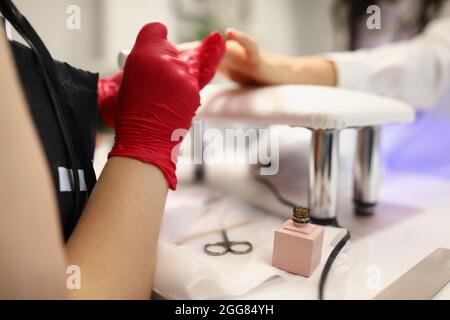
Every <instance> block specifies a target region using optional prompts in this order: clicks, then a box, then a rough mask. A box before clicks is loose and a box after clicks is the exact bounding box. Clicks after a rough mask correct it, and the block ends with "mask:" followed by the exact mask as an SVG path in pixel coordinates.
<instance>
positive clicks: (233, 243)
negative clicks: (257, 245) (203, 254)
mask: <svg viewBox="0 0 450 320" xmlns="http://www.w3.org/2000/svg"><path fill="white" fill-rule="evenodd" d="M228 245H229V249H228V251H230V252H231V253H232V254H247V253H250V252H252V250H253V245H252V244H251V243H250V242H248V241H231V242H228ZM233 247H243V248H241V249H233Z"/></svg>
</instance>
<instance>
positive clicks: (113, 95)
mask: <svg viewBox="0 0 450 320" xmlns="http://www.w3.org/2000/svg"><path fill="white" fill-rule="evenodd" d="M122 73H123V72H122V70H120V71H118V72H117V73H116V74H115V75H114V76H113V77H111V78H102V79H100V80H99V81H98V112H99V114H100V118H101V119H102V120H103V122H104V123H105V124H106V125H107V126H108V127H110V128H114V120H115V113H116V100H117V94H118V92H119V88H120V83H121V81H122Z"/></svg>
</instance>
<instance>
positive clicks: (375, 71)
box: [327, 18, 450, 109]
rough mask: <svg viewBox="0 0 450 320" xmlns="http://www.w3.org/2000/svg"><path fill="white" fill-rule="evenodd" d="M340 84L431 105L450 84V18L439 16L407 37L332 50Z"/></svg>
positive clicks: (409, 101)
mask: <svg viewBox="0 0 450 320" xmlns="http://www.w3.org/2000/svg"><path fill="white" fill-rule="evenodd" d="M327 56H328V57H329V58H330V59H331V60H332V61H334V63H335V65H336V70H337V74H338V86H340V87H344V88H349V89H355V90H361V91H367V92H372V93H376V94H380V95H384V96H388V97H392V98H396V99H399V100H402V101H405V102H407V103H410V104H412V105H414V106H416V107H417V108H418V109H426V108H427V107H428V108H429V107H431V106H432V105H433V104H434V103H435V102H436V101H437V100H438V99H439V98H440V97H441V95H442V94H443V93H444V92H445V90H446V89H448V88H449V86H450V18H442V19H438V20H436V21H434V22H432V23H430V25H429V26H428V27H427V28H426V30H425V31H424V32H423V33H421V34H420V35H418V36H416V37H414V38H412V39H411V40H408V41H402V42H398V43H395V44H390V45H385V46H382V47H379V48H375V49H368V50H358V51H355V52H341V53H329V54H327Z"/></svg>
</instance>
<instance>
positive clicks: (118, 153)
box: [0, 23, 224, 299]
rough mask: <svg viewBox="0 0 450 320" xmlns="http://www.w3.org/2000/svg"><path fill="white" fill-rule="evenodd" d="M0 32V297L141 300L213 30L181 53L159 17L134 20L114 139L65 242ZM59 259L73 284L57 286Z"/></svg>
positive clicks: (219, 45) (217, 48)
mask: <svg viewBox="0 0 450 320" xmlns="http://www.w3.org/2000/svg"><path fill="white" fill-rule="evenodd" d="M0 40H1V41H0V65H1V66H2V76H1V77H0V93H1V95H0V96H1V100H0V148H1V150H3V152H2V157H1V158H0V162H1V165H0V180H1V185H0V196H1V206H2V208H1V211H0V270H1V272H0V298H38V299H48V298H55V299H65V298H76V299H148V298H149V297H150V294H151V290H152V286H153V276H154V269H155V259H156V247H157V243H158V236H159V228H160V223H161V217H162V213H163V209H164V204H165V201H166V195H167V191H168V188H171V189H175V187H176V183H177V181H176V176H175V169H176V165H175V163H176V159H175V157H176V154H177V152H176V146H177V144H178V143H179V141H178V140H176V139H172V134H173V133H177V134H176V136H179V132H180V131H178V130H181V132H186V131H187V129H188V128H189V127H190V125H191V121H192V118H193V117H194V115H195V113H196V110H197V108H198V107H199V105H200V95H199V91H200V89H201V88H202V87H203V86H204V85H205V84H206V83H207V82H208V81H209V80H210V79H211V78H212V76H213V75H214V72H215V69H216V67H217V65H218V63H219V60H220V58H221V57H222V55H223V52H224V41H223V39H222V38H221V36H220V35H219V34H217V33H216V34H212V35H211V36H210V37H208V38H207V39H206V40H205V41H204V42H203V43H202V44H201V45H200V46H199V47H198V48H196V49H193V50H192V51H190V52H187V53H186V55H185V56H183V57H181V56H180V55H179V53H178V51H177V50H176V49H175V47H174V46H173V45H172V44H171V43H170V42H169V41H168V40H167V29H166V28H165V26H163V25H161V24H159V23H152V24H148V25H146V26H144V28H143V29H142V30H141V32H140V33H139V35H138V37H137V40H136V43H135V46H134V48H133V50H132V52H131V54H130V56H129V58H128V60H127V63H126V66H125V68H124V72H123V79H122V80H121V85H120V94H119V98H118V101H117V108H116V109H114V110H112V112H115V115H114V119H115V123H114V126H115V133H116V135H115V143H114V147H113V149H112V150H111V152H110V154H109V160H108V162H107V164H106V166H105V168H104V170H103V172H102V174H101V176H100V178H99V181H98V183H97V185H96V187H95V188H94V191H93V193H92V195H91V197H90V199H89V201H88V203H87V206H86V208H85V210H84V211H83V214H82V216H81V219H80V221H79V223H78V224H77V226H76V228H75V230H74V232H73V234H72V235H71V236H70V239H69V241H68V243H67V244H66V246H64V243H63V239H62V232H61V229H60V221H59V217H58V211H57V206H56V199H55V197H54V193H53V187H52V185H51V179H50V174H49V170H48V167H47V163H46V161H45V156H44V154H43V151H42V148H41V146H40V142H39V140H38V135H37V132H36V131H35V129H34V127H33V124H32V121H31V118H30V115H29V112H28V111H27V108H26V103H25V101H24V99H23V96H22V94H21V92H20V85H19V81H18V79H17V76H16V74H15V72H14V68H13V63H12V59H11V57H10V54H9V51H8V48H7V44H6V42H5V41H4V40H3V39H0ZM68 265H76V266H78V267H79V268H80V269H79V270H80V271H81V274H80V276H81V278H80V280H81V289H80V290H68V289H67V288H66V279H67V275H66V274H65V271H66V267H67V266H68Z"/></svg>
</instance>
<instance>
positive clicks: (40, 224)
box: [0, 32, 68, 299]
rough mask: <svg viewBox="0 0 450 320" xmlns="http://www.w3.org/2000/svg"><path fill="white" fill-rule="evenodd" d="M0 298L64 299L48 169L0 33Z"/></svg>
mask: <svg viewBox="0 0 450 320" xmlns="http://www.w3.org/2000/svg"><path fill="white" fill-rule="evenodd" d="M0 66H1V67H0V69H1V72H0V73H1V75H0V149H1V152H0V154H1V157H0V181H1V183H0V206H1V207H0V299H64V298H66V297H67V296H68V295H67V292H66V290H65V266H66V260H65V252H64V244H63V239H62V234H61V230H60V222H59V217H58V211H57V206H56V199H55V196H54V193H53V186H52V181H51V176H50V171H49V169H48V166H47V162H46V159H45V155H44V153H43V150H42V148H41V145H40V141H39V139H38V135H37V132H36V130H35V128H34V126H33V122H32V119H31V116H30V114H29V112H28V110H27V105H26V101H25V99H24V96H23V94H22V92H21V90H20V84H19V80H18V77H17V74H16V72H15V69H14V63H13V59H12V57H11V55H10V52H9V48H8V46H7V43H6V41H5V39H4V38H3V35H2V34H1V32H0Z"/></svg>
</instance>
